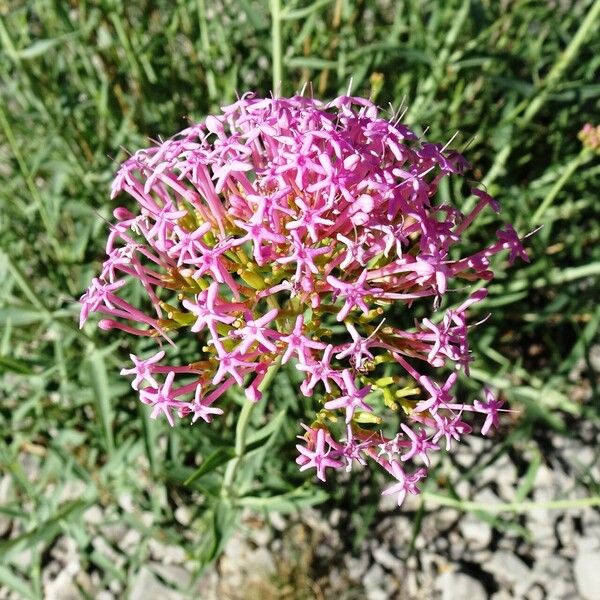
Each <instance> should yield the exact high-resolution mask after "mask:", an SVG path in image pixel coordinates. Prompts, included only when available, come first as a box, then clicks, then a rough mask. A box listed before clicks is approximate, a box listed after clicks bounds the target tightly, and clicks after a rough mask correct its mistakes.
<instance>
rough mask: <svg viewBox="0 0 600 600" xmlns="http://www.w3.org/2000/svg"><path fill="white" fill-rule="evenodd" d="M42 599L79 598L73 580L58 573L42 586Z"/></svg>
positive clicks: (75, 599)
mask: <svg viewBox="0 0 600 600" xmlns="http://www.w3.org/2000/svg"><path fill="white" fill-rule="evenodd" d="M44 598H46V599H47V600H79V599H80V598H81V596H80V593H79V590H78V589H77V586H76V585H75V584H74V583H73V578H72V577H71V576H70V575H69V574H68V573H67V572H66V571H62V572H60V573H59V574H58V575H57V576H56V577H53V578H52V579H50V580H49V581H47V582H46V583H45V585H44Z"/></svg>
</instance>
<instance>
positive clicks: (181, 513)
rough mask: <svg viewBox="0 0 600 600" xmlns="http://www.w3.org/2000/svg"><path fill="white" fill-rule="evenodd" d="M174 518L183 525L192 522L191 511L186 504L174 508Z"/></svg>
mask: <svg viewBox="0 0 600 600" xmlns="http://www.w3.org/2000/svg"><path fill="white" fill-rule="evenodd" d="M175 518H176V519H177V521H178V522H179V523H181V524H182V525H184V526H187V525H189V524H190V523H191V522H192V511H191V510H190V509H189V508H188V507H187V506H179V507H177V509H176V510H175Z"/></svg>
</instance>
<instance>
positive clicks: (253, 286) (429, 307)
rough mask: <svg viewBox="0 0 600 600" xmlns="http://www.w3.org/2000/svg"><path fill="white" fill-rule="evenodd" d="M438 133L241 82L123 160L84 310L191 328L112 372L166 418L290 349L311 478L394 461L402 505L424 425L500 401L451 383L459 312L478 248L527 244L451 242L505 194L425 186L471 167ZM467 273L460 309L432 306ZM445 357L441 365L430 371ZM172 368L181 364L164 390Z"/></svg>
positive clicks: (194, 407)
mask: <svg viewBox="0 0 600 600" xmlns="http://www.w3.org/2000/svg"><path fill="white" fill-rule="evenodd" d="M590 127H591V126H590ZM590 127H586V128H585V130H584V131H582V136H583V137H582V139H584V138H585V140H584V143H588V142H589V140H590V139H591V137H592V133H593V131H592V129H591V128H590ZM449 143H450V142H449ZM449 143H448V144H444V143H431V142H427V141H425V140H423V139H422V137H420V136H417V135H416V134H415V133H414V132H412V131H411V130H410V129H409V128H408V127H407V126H406V125H403V124H401V123H399V121H398V120H395V119H394V120H393V121H390V120H389V119H387V118H385V117H384V116H382V115H381V114H380V112H379V110H378V109H377V107H376V106H375V105H374V104H373V103H372V102H370V101H369V100H366V99H364V98H354V97H351V96H349V95H345V96H340V97H339V98H336V99H334V100H332V101H331V102H329V103H323V102H320V101H319V100H316V99H314V98H305V97H302V96H296V97H293V98H279V97H276V98H257V97H255V96H254V95H252V94H245V95H243V96H242V97H241V98H239V99H238V100H237V101H236V102H234V103H233V104H231V105H229V106H226V107H224V108H223V109H222V111H221V112H220V113H219V114H215V115H210V116H208V117H207V118H206V119H205V121H204V122H202V123H196V124H192V125H190V126H189V127H187V128H186V129H184V130H183V131H181V132H179V133H178V134H176V135H175V136H173V137H172V138H170V139H167V140H166V141H164V142H162V141H161V142H159V143H157V144H156V145H154V146H152V147H150V148H147V149H145V150H139V151H137V152H135V153H134V154H133V155H132V156H131V157H130V158H129V159H128V160H127V161H126V162H125V163H124V164H123V165H122V166H121V167H120V169H119V171H118V173H117V175H116V178H115V182H114V184H113V187H112V195H113V197H114V196H116V195H118V194H121V193H123V194H126V195H128V196H129V201H128V203H127V206H128V208H125V207H124V206H119V207H117V208H115V210H114V212H113V215H114V217H115V219H116V223H115V224H114V225H111V226H110V231H109V233H108V236H107V244H106V252H107V257H106V260H105V262H104V264H103V267H102V272H101V276H100V277H99V278H95V279H93V280H92V282H91V285H90V287H89V289H88V290H87V291H86V292H85V293H84V294H83V296H82V297H81V305H82V306H81V320H80V325H81V326H82V325H83V324H84V323H85V321H86V319H87V318H88V316H89V314H90V313H92V312H98V313H101V315H102V317H104V318H102V319H101V320H100V322H99V326H100V327H101V328H102V329H103V330H104V331H106V332H109V333H110V332H114V331H115V330H119V331H121V332H123V333H127V334H129V335H134V336H138V337H143V338H144V339H146V340H147V341H150V340H153V339H156V340H157V341H160V342H161V343H162V342H164V341H166V342H167V343H168V344H169V345H171V346H173V347H175V348H176V346H177V342H178V340H180V339H182V338H183V337H185V336H188V337H191V338H192V344H189V343H186V347H193V344H196V345H197V347H198V359H197V360H196V361H195V362H193V363H192V364H190V365H187V366H186V365H183V366H182V365H179V364H178V366H169V365H168V364H163V363H165V362H169V360H168V359H167V355H166V352H165V351H163V350H161V351H160V352H157V353H156V354H154V355H153V356H150V357H149V358H145V359H142V358H138V357H137V356H135V355H131V359H132V361H133V363H134V365H133V368H124V369H122V371H121V373H122V374H123V375H130V376H132V378H133V381H132V387H133V388H134V389H136V390H138V391H139V395H140V399H141V401H142V402H143V403H144V404H148V405H149V406H150V407H151V416H152V418H157V417H158V416H159V415H163V416H165V417H166V419H167V421H168V422H169V424H171V425H173V424H174V418H175V417H176V416H177V417H178V418H180V419H189V421H191V422H192V423H198V422H200V421H204V422H206V423H209V422H210V421H211V420H212V418H213V417H214V416H215V415H219V414H222V412H223V409H222V408H220V407H219V406H217V403H218V402H220V401H223V402H227V396H226V394H227V391H228V390H229V389H230V388H234V387H236V386H237V387H240V388H243V391H244V395H245V397H246V401H248V402H259V401H262V400H263V388H264V386H265V385H266V382H267V381H269V379H270V378H269V377H267V375H268V374H269V373H271V372H272V369H274V368H275V367H276V366H278V365H282V366H283V367H284V368H287V367H285V366H286V365H287V364H288V363H290V362H292V364H293V366H294V367H295V369H296V374H297V376H298V377H299V378H300V380H298V392H299V393H300V394H303V395H304V396H306V397H310V398H311V401H312V402H313V404H314V409H315V417H314V422H313V423H312V425H311V427H307V428H306V430H307V433H306V436H305V440H306V445H299V446H298V451H299V452H300V456H299V457H298V460H297V462H298V464H299V466H300V468H301V469H302V470H306V469H309V468H315V469H316V472H317V477H318V478H319V479H321V480H324V479H325V473H326V469H328V468H329V469H339V468H344V467H345V468H347V469H350V468H351V467H352V465H353V464H354V462H358V463H359V464H362V465H369V464H371V465H372V464H375V465H378V466H379V467H380V468H383V469H384V470H386V471H387V472H389V473H390V474H391V475H392V476H393V477H395V478H396V479H397V483H396V484H394V485H393V486H391V487H390V488H388V489H387V490H385V492H384V493H386V494H388V493H389V494H397V495H398V501H399V503H401V502H402V501H403V499H404V498H405V496H406V494H409V493H410V494H416V493H418V488H417V485H416V484H417V482H418V481H419V480H420V479H421V478H423V477H424V476H425V475H426V471H425V469H423V468H417V469H416V470H414V469H413V473H412V474H408V473H409V471H410V467H409V465H410V464H413V465H414V464H415V463H417V465H421V464H424V465H425V466H429V464H430V457H431V453H433V452H437V451H438V450H439V448H438V442H440V441H441V440H442V439H445V445H446V448H448V449H449V448H450V447H451V445H452V443H453V442H455V441H459V440H460V439H461V438H462V437H463V436H464V435H466V434H467V433H469V432H470V431H471V426H470V425H469V424H467V423H466V422H465V421H463V420H462V415H464V414H470V416H472V417H476V418H477V417H478V418H481V419H482V420H483V418H484V417H485V421H484V423H483V427H482V434H483V435H487V434H488V433H489V432H490V431H491V429H492V428H493V427H497V425H498V422H499V415H500V412H501V410H502V409H501V406H502V403H501V402H499V401H498V400H495V399H494V398H493V396H492V395H491V393H490V392H489V390H487V389H486V391H485V401H475V403H472V402H470V401H469V399H468V398H467V397H465V398H461V399H460V400H459V399H458V398H457V397H456V393H455V391H454V385H455V383H456V381H457V378H458V371H460V372H461V377H465V378H467V377H469V376H470V373H469V368H468V367H469V363H470V361H471V351H470V347H469V334H470V330H471V329H472V328H473V327H474V326H479V325H481V324H482V323H483V321H484V320H485V319H483V320H480V321H479V322H475V323H473V322H472V321H471V320H470V316H469V314H468V313H470V312H471V309H472V306H473V305H474V304H476V303H477V302H479V301H481V300H483V298H484V297H485V293H486V292H485V290H484V289H482V288H481V285H482V284H485V283H487V282H488V281H490V280H492V279H493V277H494V273H493V271H492V265H493V264H494V261H493V260H492V257H493V256H494V255H496V254H498V253H501V252H504V251H505V250H508V252H509V262H512V261H513V260H515V259H516V258H521V259H523V260H529V258H528V256H527V253H526V252H525V250H524V248H523V245H522V239H521V238H519V236H518V235H517V233H516V232H515V230H514V229H513V227H512V226H511V225H510V224H505V225H504V226H503V227H502V228H501V229H499V231H498V234H497V235H498V237H497V240H495V241H493V242H491V243H490V244H489V245H487V246H485V247H482V248H480V249H478V250H477V251H475V252H473V253H471V254H469V253H466V254H465V252H464V251H462V248H461V243H462V238H463V234H465V233H466V232H467V231H468V230H469V227H470V226H471V224H472V223H473V222H474V221H475V220H476V219H477V218H478V216H479V215H480V214H481V213H482V211H489V210H490V209H491V210H494V211H497V210H499V208H500V207H499V204H498V203H497V202H496V201H495V200H494V199H493V198H492V197H491V196H489V194H487V192H485V191H482V190H479V189H474V190H471V193H472V194H473V195H475V196H476V197H477V202H476V205H475V206H474V208H473V209H472V210H470V212H468V214H463V213H462V212H461V211H460V208H461V207H460V205H459V204H457V205H456V206H454V205H452V206H451V205H449V204H448V203H445V202H443V201H441V200H440V199H439V197H438V194H437V190H438V188H439V187H440V185H441V184H442V183H443V182H444V181H443V180H444V179H446V178H459V177H461V176H462V175H463V174H464V173H465V171H466V169H467V168H468V164H467V162H466V160H465V159H464V158H463V157H462V156H460V155H459V154H458V153H456V152H455V151H453V150H450V149H449V148H448V145H449ZM444 183H446V182H444ZM455 184H460V181H453V182H452V186H453V188H455V189H460V187H461V186H460V185H455ZM123 204H124V203H123ZM472 243H473V242H472V241H470V244H472ZM130 280H135V281H136V282H137V283H135V284H134V285H137V291H140V292H143V293H144V294H145V295H146V296H147V302H145V303H144V304H143V308H142V307H138V306H136V305H134V304H132V303H131V301H129V300H126V299H125V296H124V294H123V293H122V292H121V287H122V286H123V285H124V284H125V282H126V281H130ZM470 285H472V286H473V288H474V289H475V290H476V291H474V292H472V291H470V290H468V286H470ZM464 289H467V292H466V299H465V300H464V301H463V302H462V304H461V303H460V302H459V306H458V307H457V308H454V309H441V308H440V307H441V306H445V305H446V304H447V303H446V304H443V303H442V300H443V299H444V297H445V296H446V295H447V293H448V291H449V290H453V291H454V292H456V293H458V292H459V291H460V290H464ZM128 297H130V298H137V297H139V294H137V293H132V294H131V295H130V296H128ZM413 304H419V313H418V314H419V319H418V321H417V320H415V319H414V316H411V310H412V306H413ZM434 313H437V314H434ZM399 315H401V317H400V318H401V320H402V322H401V323H400V322H398V316H399ZM411 322H414V326H413V327H410V326H407V325H406V323H411ZM442 366H443V367H445V368H447V369H452V371H450V373H451V374H450V375H449V376H447V378H446V379H445V380H444V378H443V377H440V374H439V373H437V372H436V369H437V368H439V367H442ZM162 374H165V381H164V384H162V385H160V383H159V381H160V377H159V376H162ZM175 374H181V376H182V379H183V378H187V381H184V382H183V383H182V385H180V386H179V387H178V388H177V389H174V388H173V383H174V377H175ZM274 385H277V381H275V384H274ZM144 386H145V387H144ZM419 388H421V389H422V390H423V392H424V394H425V396H424V397H419V396H417V395H416V394H415V393H414V392H415V391H417V390H418V389H419ZM367 397H369V402H367V400H366V398H367ZM399 405H401V410H399V409H400V406H399ZM323 409H325V410H323ZM265 414H271V413H270V411H265ZM390 416H392V418H393V420H392V421H391V422H390V421H387V419H389V417H390ZM341 417H343V418H341ZM398 418H399V419H400V424H399V425H396V431H392V432H391V437H390V438H389V439H388V438H386V437H385V436H384V435H383V433H382V432H383V431H389V430H390V428H391V427H392V423H394V424H397V423H398ZM365 423H369V425H368V426H365ZM340 440H341V441H340ZM403 465H404V466H406V469H407V471H405V470H404V466H403Z"/></svg>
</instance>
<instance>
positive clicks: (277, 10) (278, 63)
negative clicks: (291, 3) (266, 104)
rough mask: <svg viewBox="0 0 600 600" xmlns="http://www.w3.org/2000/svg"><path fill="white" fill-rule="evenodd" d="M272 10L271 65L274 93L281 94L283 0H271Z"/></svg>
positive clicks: (275, 94)
mask: <svg viewBox="0 0 600 600" xmlns="http://www.w3.org/2000/svg"><path fill="white" fill-rule="evenodd" d="M269 6H270V10H271V63H272V64H271V67H272V69H273V95H274V96H278V95H279V94H281V87H282V84H283V60H282V51H281V0H270V2H269Z"/></svg>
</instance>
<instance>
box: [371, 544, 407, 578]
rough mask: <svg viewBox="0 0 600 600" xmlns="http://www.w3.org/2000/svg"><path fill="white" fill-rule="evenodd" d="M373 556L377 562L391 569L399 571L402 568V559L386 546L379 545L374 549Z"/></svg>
mask: <svg viewBox="0 0 600 600" xmlns="http://www.w3.org/2000/svg"><path fill="white" fill-rule="evenodd" d="M373 558H374V559H375V561H376V562H377V563H379V564H380V565H382V566H383V567H385V568H386V569H389V570H390V571H395V572H399V571H401V570H402V566H403V564H402V561H401V560H400V559H399V558H398V557H396V556H394V555H393V554H392V553H391V552H390V551H389V550H388V549H387V548H386V547H385V546H378V547H377V548H375V549H374V550H373Z"/></svg>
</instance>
